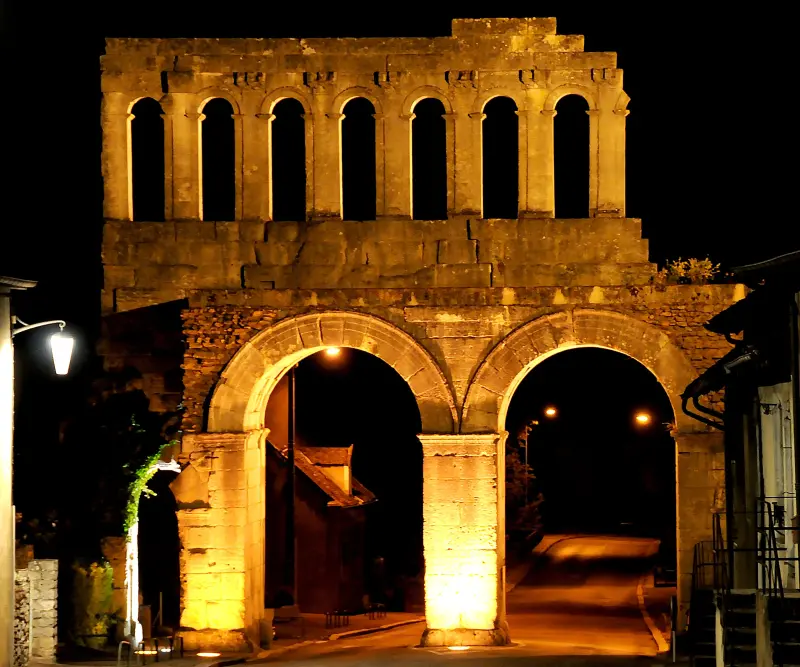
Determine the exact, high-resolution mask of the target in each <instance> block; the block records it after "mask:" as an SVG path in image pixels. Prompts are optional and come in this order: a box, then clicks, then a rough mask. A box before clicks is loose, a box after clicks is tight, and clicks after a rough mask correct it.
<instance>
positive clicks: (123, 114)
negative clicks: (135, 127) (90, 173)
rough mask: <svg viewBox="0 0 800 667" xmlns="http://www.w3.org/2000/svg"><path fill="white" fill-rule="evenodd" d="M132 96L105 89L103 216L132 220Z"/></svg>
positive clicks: (102, 112)
mask: <svg viewBox="0 0 800 667" xmlns="http://www.w3.org/2000/svg"><path fill="white" fill-rule="evenodd" d="M129 104H130V98H129V97H128V96H127V95H123V94H122V93H103V102H102V108H101V116H100V117H101V121H100V122H101V126H102V128H103V156H104V159H103V217H104V218H105V219H106V220H131V219H132V218H133V215H132V211H131V206H132V202H131V192H130V190H131V188H130V186H131V174H130V151H131V143H130V119H129V116H130V114H129V113H128V106H129Z"/></svg>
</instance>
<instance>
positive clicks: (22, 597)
mask: <svg viewBox="0 0 800 667" xmlns="http://www.w3.org/2000/svg"><path fill="white" fill-rule="evenodd" d="M30 596H31V584H30V579H29V578H28V570H16V571H15V572H14V667H25V665H27V664H28V660H29V659H30V654H31V597H30Z"/></svg>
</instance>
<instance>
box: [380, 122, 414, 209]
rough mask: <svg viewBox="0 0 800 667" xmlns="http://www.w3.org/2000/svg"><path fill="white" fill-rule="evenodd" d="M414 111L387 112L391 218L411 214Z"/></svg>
mask: <svg viewBox="0 0 800 667" xmlns="http://www.w3.org/2000/svg"><path fill="white" fill-rule="evenodd" d="M413 120H414V114H413V113H410V114H402V115H393V114H388V115H387V116H386V118H385V120H384V124H385V126H386V136H387V137H388V139H389V140H388V141H387V142H386V151H385V155H386V173H387V174H389V175H390V178H389V179H387V180H386V181H385V184H386V185H385V188H386V198H385V215H387V216H392V217H404V218H408V217H410V216H411V196H412V189H411V179H412V173H411V123H412V121H413Z"/></svg>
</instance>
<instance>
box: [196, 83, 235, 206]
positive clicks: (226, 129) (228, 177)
mask: <svg viewBox="0 0 800 667" xmlns="http://www.w3.org/2000/svg"><path fill="white" fill-rule="evenodd" d="M203 115H204V116H205V118H204V119H203V122H202V128H201V133H202V177H201V183H202V192H203V205H202V218H203V220H233V219H234V218H235V217H236V165H235V161H236V160H235V149H234V127H233V107H232V106H231V103H230V102H228V101H227V100H224V99H221V98H215V99H213V100H211V101H209V102H208V103H207V104H206V105H205V106H204V107H203Z"/></svg>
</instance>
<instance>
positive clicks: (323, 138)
mask: <svg viewBox="0 0 800 667" xmlns="http://www.w3.org/2000/svg"><path fill="white" fill-rule="evenodd" d="M315 102H317V100H315ZM320 106H322V103H321V102H320ZM315 119H316V120H315V122H314V212H313V217H315V218H326V217H328V218H329V217H336V218H341V217H342V150H341V149H342V120H343V119H344V114H343V113H328V114H319V113H318V114H315Z"/></svg>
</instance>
